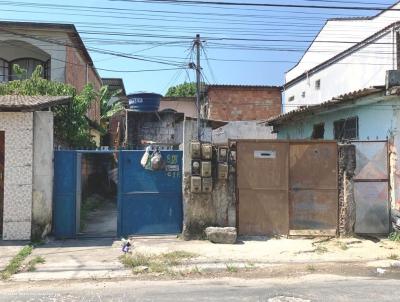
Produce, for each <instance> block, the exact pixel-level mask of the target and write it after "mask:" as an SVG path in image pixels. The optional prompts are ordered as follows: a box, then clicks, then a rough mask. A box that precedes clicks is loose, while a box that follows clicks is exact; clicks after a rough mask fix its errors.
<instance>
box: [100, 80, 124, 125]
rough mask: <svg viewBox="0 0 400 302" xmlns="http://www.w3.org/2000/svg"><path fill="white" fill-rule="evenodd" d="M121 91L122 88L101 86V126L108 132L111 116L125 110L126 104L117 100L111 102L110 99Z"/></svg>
mask: <svg viewBox="0 0 400 302" xmlns="http://www.w3.org/2000/svg"><path fill="white" fill-rule="evenodd" d="M120 93H121V90H116V91H110V89H109V88H108V86H103V87H101V89H100V91H99V98H100V126H101V127H102V128H103V129H104V132H106V129H107V123H108V120H109V119H110V117H112V116H113V115H114V114H115V113H117V112H119V111H121V110H123V109H124V108H125V107H124V105H123V104H122V103H121V102H120V101H119V100H117V101H116V102H114V103H113V104H110V100H111V98H113V97H117V96H118V94H120Z"/></svg>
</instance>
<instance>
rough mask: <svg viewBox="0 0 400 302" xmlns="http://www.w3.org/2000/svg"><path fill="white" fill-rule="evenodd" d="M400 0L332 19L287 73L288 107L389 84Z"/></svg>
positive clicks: (395, 62) (395, 65) (396, 64)
mask: <svg viewBox="0 0 400 302" xmlns="http://www.w3.org/2000/svg"><path fill="white" fill-rule="evenodd" d="M399 9H400V3H399V2H397V3H396V4H394V5H393V6H391V7H389V8H388V9H386V10H384V11H382V12H380V13H379V14H377V15H376V16H373V17H365V18H362V17H357V18H333V19H328V20H327V21H326V23H325V25H324V26H323V27H322V29H321V31H320V32H319V33H318V34H317V36H316V37H315V39H314V40H313V42H312V43H311V44H310V46H309V48H308V49H307V50H306V52H305V53H304V55H303V56H302V58H301V59H300V60H299V62H298V63H297V64H296V65H295V66H294V67H293V68H292V69H290V70H289V71H287V73H286V76H285V85H284V101H283V112H288V111H291V110H294V109H296V108H298V107H301V106H307V105H313V104H319V103H321V102H324V101H328V100H330V99H332V98H335V97H337V96H339V95H342V94H346V93H349V92H353V91H356V90H360V89H364V88H370V87H375V86H382V85H385V75H386V71H387V70H395V69H398V67H399V64H400V61H399V59H398V45H399V33H398V27H399V26H398V22H399V21H400V11H399Z"/></svg>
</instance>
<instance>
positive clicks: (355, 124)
mask: <svg viewBox="0 0 400 302" xmlns="http://www.w3.org/2000/svg"><path fill="white" fill-rule="evenodd" d="M399 21H400V2H398V3H396V4H395V5H393V6H391V7H389V8H388V9H386V10H384V11H382V12H381V13H379V14H377V15H376V16H373V17H366V18H356V19H352V18H350V19H331V20H328V21H327V22H326V24H325V26H324V27H323V28H322V30H321V31H320V33H319V34H318V35H317V37H316V38H315V39H314V41H313V42H312V43H311V45H310V47H309V48H308V50H307V51H306V52H305V54H304V55H303V57H302V58H301V59H300V61H299V62H298V64H297V65H296V66H295V67H294V68H293V69H291V70H290V71H288V72H287V74H286V83H285V85H284V101H283V108H284V109H283V113H282V114H280V115H278V116H275V117H272V118H269V119H267V125H269V126H272V127H273V130H274V132H275V133H277V137H278V139H324V140H337V141H342V142H343V141H346V142H351V143H352V144H354V145H355V146H356V149H355V154H356V161H357V162H356V165H357V169H358V170H357V171H358V172H357V171H356V173H360V174H362V175H363V177H367V178H368V177H371V175H372V176H374V177H375V178H374V177H372V178H374V179H375V180H376V181H377V182H376V183H375V184H371V183H369V182H367V183H366V184H365V183H363V182H362V181H361V182H360V183H361V184H357V186H354V187H355V193H354V196H355V198H356V205H357V207H358V206H359V205H362V204H364V203H365V204H364V205H366V206H367V207H369V210H368V211H369V212H368V213H370V214H368V215H370V217H377V216H379V215H380V217H381V218H382V217H386V218H382V219H383V220H382V221H383V222H384V224H385V227H386V228H388V221H387V217H388V215H389V207H387V204H388V203H390V206H391V207H392V208H397V209H399V208H400V177H399V175H400V174H399V171H400V160H399V157H398V154H399V150H400V135H399V134H400V132H399V131H400V70H399V69H400V34H399V32H400V23H399ZM361 170H362V171H361ZM360 171H361V172H362V173H361V172H360ZM389 181H390V185H389ZM364 186H365V187H364ZM378 187H379V189H378ZM357 188H358V189H357ZM360 188H361V189H360ZM388 192H390V194H389V196H388V195H387V194H388ZM368 194H369V195H368ZM357 202H358V203H357ZM379 211H380V212H379ZM363 213H364V212H363V211H361V210H359V209H358V217H363V215H364V214H365V213H364V214H363ZM377 213H381V214H379V215H378V214H377ZM366 215H367V214H366ZM368 215H367V216H368ZM379 223H380V222H379V219H378V220H375V222H371V223H370V225H373V224H379ZM382 233H383V232H382Z"/></svg>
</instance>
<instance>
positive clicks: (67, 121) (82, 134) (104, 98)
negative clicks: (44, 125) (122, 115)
mask: <svg viewBox="0 0 400 302" xmlns="http://www.w3.org/2000/svg"><path fill="white" fill-rule="evenodd" d="M13 68H14V71H15V72H16V73H17V74H20V75H21V77H20V78H26V70H24V69H22V68H20V67H19V66H18V65H14V66H13ZM42 73H43V68H42V66H40V65H39V66H37V67H36V69H35V70H34V72H33V73H32V76H31V77H30V78H27V79H24V80H15V81H10V82H6V83H1V84H0V95H15V94H19V95H50V96H70V97H71V102H70V103H69V104H68V105H58V106H54V107H53V112H54V135H55V137H57V139H59V140H60V141H61V142H63V143H65V144H67V145H68V146H69V147H71V148H79V147H94V146H95V143H94V141H93V138H92V137H91V135H90V125H89V120H88V118H87V117H86V114H87V112H88V110H89V108H90V107H91V105H92V103H93V102H94V101H96V100H97V99H100V101H101V108H102V110H101V114H102V118H103V120H104V119H106V118H108V117H109V116H111V115H112V113H113V112H114V111H115V110H116V107H117V105H111V106H109V105H108V102H109V100H110V98H111V97H112V96H113V95H114V94H113V93H110V92H109V91H108V87H107V86H104V87H102V88H101V89H100V91H99V92H96V91H95V89H94V87H93V85H92V84H90V83H89V84H87V85H85V86H84V88H83V89H82V91H81V92H78V91H77V90H76V89H75V88H74V87H73V86H71V85H69V84H65V83H61V82H55V81H50V80H46V79H43V78H42ZM117 93H118V92H117ZM104 104H105V105H104ZM103 132H105V130H104V131H103Z"/></svg>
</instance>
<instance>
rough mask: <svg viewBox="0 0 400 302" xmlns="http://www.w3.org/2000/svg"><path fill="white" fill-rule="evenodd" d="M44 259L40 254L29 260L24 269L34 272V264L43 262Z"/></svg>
mask: <svg viewBox="0 0 400 302" xmlns="http://www.w3.org/2000/svg"><path fill="white" fill-rule="evenodd" d="M45 262H46V260H45V259H44V258H43V257H42V256H36V257H35V258H33V259H32V260H30V261H29V262H28V264H27V267H26V271H28V272H34V271H36V264H43V263H45Z"/></svg>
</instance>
